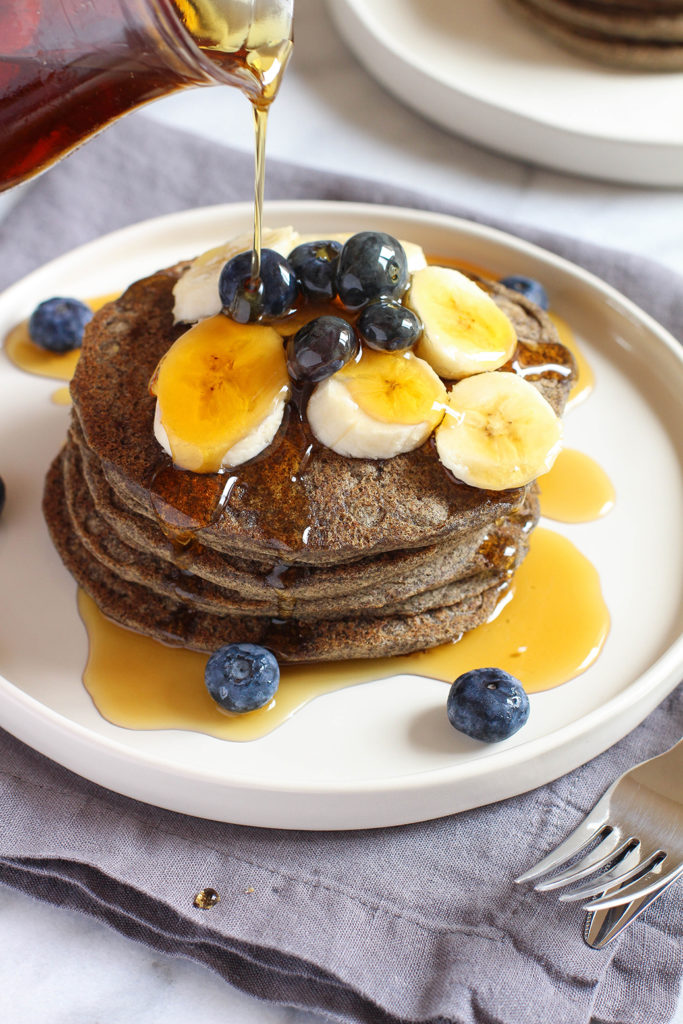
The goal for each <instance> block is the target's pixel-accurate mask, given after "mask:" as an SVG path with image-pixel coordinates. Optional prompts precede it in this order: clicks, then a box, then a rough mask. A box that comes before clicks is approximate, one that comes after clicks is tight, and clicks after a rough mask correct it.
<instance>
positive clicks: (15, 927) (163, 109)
mask: <svg viewBox="0 0 683 1024" xmlns="http://www.w3.org/2000/svg"><path fill="white" fill-rule="evenodd" d="M135 116H138V117H140V116H152V117H154V118H156V119H158V120H162V121H165V122H168V123H169V124H175V125H179V126H182V127H185V128H187V129H189V130H191V131H197V132H200V133H206V134H208V135H210V136H212V137H214V138H217V139H222V138H226V139H227V138H229V140H230V142H231V144H232V145H238V146H241V147H243V148H244V149H245V150H250V149H251V146H252V135H251V120H250V115H249V111H248V109H247V107H246V104H245V101H244V100H243V98H242V97H241V96H240V95H238V94H236V93H233V92H231V91H229V90H218V89H216V90H202V91H201V93H198V92H194V93H187V94H184V95H179V96H176V97H173V98H171V99H168V100H164V101H162V102H159V103H157V104H156V105H155V106H154V107H152V108H150V110H148V111H147V112H145V113H144V114H137V115H135ZM268 150H269V153H271V154H272V155H274V156H279V157H283V158H287V159H291V160H296V161H298V162H300V163H307V164H311V165H313V166H316V167H320V168H331V169H342V170H344V171H346V172H347V173H351V174H354V173H357V174H359V175H363V176H365V177H375V178H385V177H387V176H388V177H389V178H390V179H391V180H392V181H393V182H395V183H397V184H403V185H405V186H407V187H409V188H415V189H420V190H422V191H423V192H425V193H428V194H432V195H436V196H440V195H445V196H448V197H449V198H450V199H451V200H453V201H454V202H458V203H462V204H464V205H467V206H470V207H472V208H473V209H478V210H484V211H489V212H490V213H491V214H492V215H496V214H499V215H503V216H506V217H509V218H513V219H516V220H518V221H520V222H527V223H533V224H536V225H538V226H542V227H548V228H555V229H557V230H562V231H564V232H565V233H567V234H573V235H576V236H579V237H581V238H584V239H587V240H591V241H596V242H599V243H601V244H604V245H609V246H613V247H615V248H621V249H625V250H630V251H633V252H637V253H642V254H644V255H647V256H650V257H653V258H656V259H658V260H660V261H661V262H663V263H666V264H667V265H669V266H670V267H672V268H674V269H676V270H678V271H679V272H682V273H683V232H682V231H681V224H682V223H683V191H680V190H675V191H672V190H654V189H644V188H640V187H633V188H630V187H627V186H618V185H613V184H605V183H600V182H596V181H587V180H580V179H577V178H570V177H564V176H562V175H559V174H554V173H551V172H548V171H544V170H540V169H537V168H534V167H533V166H531V165H530V164H522V163H519V162H517V161H512V160H508V159H506V158H505V157H502V156H499V155H495V154H493V153H490V152H486V151H484V150H481V149H478V148H476V147H474V146H472V145H470V144H468V143H467V142H465V141H463V140H461V139H457V138H454V137H452V136H450V135H448V134H446V133H445V132H443V131H441V130H440V129H438V128H435V127H433V126H432V125H430V124H428V123H426V122H424V121H422V120H420V119H419V118H418V117H417V116H416V115H415V114H413V113H412V112H410V111H409V110H408V109H407V108H404V107H403V106H401V105H400V104H399V103H398V102H396V101H395V100H394V99H393V98H392V97H390V96H389V95H388V94H387V93H386V92H384V91H383V90H382V89H381V88H380V87H379V86H377V85H376V84H375V83H374V82H373V80H372V79H371V78H370V77H369V76H368V75H367V74H366V72H365V71H364V70H363V69H362V68H361V67H360V66H359V65H358V64H357V62H356V61H355V60H354V58H353V57H352V56H351V55H350V53H349V52H348V51H347V50H346V49H345V47H344V46H343V44H342V43H341V42H340V41H339V40H338V39H337V38H336V36H335V34H334V31H333V29H332V27H331V25H330V22H329V20H328V17H327V14H326V11H325V7H324V4H323V2H322V0H297V13H296V51H295V58H294V61H293V64H292V67H291V68H290V71H289V73H288V77H287V80H286V82H285V84H284V86H283V89H282V93H281V96H280V97H279V99H278V102H277V103H276V105H275V108H274V112H273V114H272V117H271V126H270V136H269V140H268ZM220 201H221V196H210V197H207V202H220ZM539 898H540V897H539ZM0 949H2V956H1V957H0V1020H3V1021H8V1022H10V1021H11V1022H12V1024H37V1022H41V1024H80V1022H83V1024H93V1022H94V1021H97V1022H98V1024H119V1022H124V1021H125V1022H126V1024H128V1022H130V1021H135V1022H136V1024H157V1022H160V1024H161V1022H163V1024H186V1022H188V1021H194V1020H198V1019H201V1021H202V1024H213V1022H216V1024H218V1022H220V1024H225V1022H226V1021H227V1022H230V1024H252V1022H254V1024H256V1022H258V1024H313V1021H314V1020H316V1021H317V1020H319V1019H320V1018H317V1017H315V1018H314V1017H312V1016H311V1015H309V1014H304V1013H299V1012H296V1011H292V1010H288V1009H283V1008H277V1007H268V1006H264V1005H263V1004H262V1003H259V1002H258V1001H256V1000H254V999H251V998H249V997H246V996H243V995H242V994H240V993H239V992H236V991H234V990H232V989H230V988H229V987H228V986H227V985H225V983H224V982H222V981H221V980H220V979H219V978H218V977H217V976H215V975H214V974H212V973H211V972H210V971H208V970H205V969H204V968H201V967H198V966H196V965H195V964H193V963H190V962H188V961H185V960H178V959H173V958H171V957H166V956H162V955H160V954H156V953H154V952H152V951H150V950H148V949H147V948H146V947H144V946H140V945H137V944H136V943H134V942H132V941H129V940H127V939H124V938H122V937H121V936H119V935H118V934H116V933H114V932H112V931H110V930H109V929H107V928H106V927H105V926H103V925H101V924H99V923H98V922H96V921H94V920H91V919H90V918H88V917H86V916H84V915H80V914H76V913H73V912H71V911H66V910H60V909H56V908H54V907H51V906H45V905H42V904H40V903H37V902H35V901H33V900H31V899H29V898H28V897H26V896H23V895H20V894H18V893H15V892H13V891H11V890H8V889H6V888H2V887H0ZM674 1020H675V1021H676V1022H677V1024H683V1004H681V1005H679V1008H678V1011H677V1014H676V1016H675V1018H674ZM519 1024H524V1022H523V1021H520V1022H519ZM643 1024H646V1022H643Z"/></svg>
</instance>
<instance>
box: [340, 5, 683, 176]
mask: <svg viewBox="0 0 683 1024" xmlns="http://www.w3.org/2000/svg"><path fill="white" fill-rule="evenodd" d="M329 9H330V13H331V14H332V16H333V18H334V20H335V22H336V24H337V27H338V28H339V31H340V32H341V34H342V35H343V36H344V38H345V39H346V41H347V43H348V44H349V46H350V47H351V48H352V49H353V50H354V52H355V53H356V55H357V56H358V57H359V59H360V60H361V61H362V62H363V64H364V65H365V66H366V68H367V69H368V70H369V71H370V73H371V74H372V75H373V76H374V77H375V78H377V79H378V80H379V81H380V82H381V83H382V84H383V85H384V86H386V88H387V89H389V91H390V92H393V93H394V94H395V95H396V96H397V97H398V98H399V99H400V100H401V101H402V102H404V103H407V104H409V105H410V106H412V107H414V108H415V109H416V110H417V111H418V112H419V113H420V114H423V115H424V116H425V117H428V118H429V119H430V120H432V121H436V122H437V123H438V124H440V125H442V126H443V127H445V128H447V129H449V130H450V131H454V132H457V133H458V134H460V135H464V136H466V137H467V138H469V139H472V140H473V141H475V142H478V143H480V144H482V145H484V146H488V147H489V148H491V149H495V150H498V151H499V152H502V153H505V154H507V155H509V156H514V157H518V158H521V159H522V160H528V161H531V162H532V163H538V164H541V165H543V166H546V167H552V168H554V169H557V170H560V171H565V172H569V173H575V174H581V175H589V176H594V177H598V178H607V179H609V180H613V181H622V182H629V183H634V184H643V185H681V184H682V183H683V119H682V118H681V116H680V112H681V109H683V72H670V73H666V74H657V73H654V72H635V71H619V70H614V69H611V68H603V67H601V66H600V65H598V64H593V63H591V62H589V61H587V60H583V59H582V58H580V57H575V56H573V55H572V54H570V53H568V52H566V51H565V50H563V49H562V48H561V47H559V46H557V45H555V44H554V43H553V42H551V41H549V40H546V39H545V38H544V37H543V36H541V35H539V34H537V33H536V32H534V31H532V29H530V28H529V27H528V26H527V25H526V24H525V23H524V22H523V21H522V20H520V19H518V18H517V17H515V16H514V15H513V14H512V13H511V12H510V11H508V10H507V9H506V8H505V7H504V6H503V4H502V3H501V0H477V2H476V3H471V2H470V0H429V2H428V3H425V2H424V0H330V3H329Z"/></svg>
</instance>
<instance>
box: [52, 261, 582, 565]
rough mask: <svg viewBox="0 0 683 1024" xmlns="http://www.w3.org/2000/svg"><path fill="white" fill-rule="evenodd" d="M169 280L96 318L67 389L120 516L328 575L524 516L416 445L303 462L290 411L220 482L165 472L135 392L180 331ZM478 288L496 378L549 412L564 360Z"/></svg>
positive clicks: (305, 444) (518, 313)
mask: <svg viewBox="0 0 683 1024" xmlns="http://www.w3.org/2000/svg"><path fill="white" fill-rule="evenodd" d="M182 269H183V267H182V266H180V267H175V268H171V269H168V270H163V271H160V272H159V273H157V274H154V275H152V276H151V277H148V278H146V279H144V280H142V281H138V282H136V283H135V284H133V285H132V286H131V287H130V288H129V289H128V290H127V291H126V292H125V293H124V295H123V296H121V298H120V299H118V300H117V301H116V302H113V303H110V304H109V305H107V306H105V307H104V308H103V309H102V310H100V311H99V313H97V314H96V316H95V317H94V318H93V320H92V321H91V323H90V324H89V325H88V328H87V330H86V336H85V339H84V343H83V351H82V354H81V357H80V360H79V363H78V367H77V370H76V374H75V376H74V379H73V382H72V385H71V391H72V396H73V400H74V414H75V416H77V418H78V422H79V424H80V428H81V430H82V433H83V435H84V439H85V443H86V445H87V448H88V449H89V450H90V452H91V453H92V454H93V455H94V456H95V457H96V458H98V459H99V460H101V466H102V470H103V472H104V474H105V476H106V478H107V482H108V484H109V486H110V487H111V488H112V489H113V491H114V492H115V493H116V495H117V496H118V498H119V499H120V500H121V501H122V502H123V503H124V504H125V505H126V506H128V507H129V508H130V509H131V510H133V511H135V512H136V513H138V514H142V515H143V516H146V517H147V518H148V519H150V520H152V521H155V522H158V523H159V524H160V525H161V526H162V528H163V529H164V530H165V532H167V533H170V534H171V535H173V534H174V532H175V531H177V532H179V533H182V531H183V529H187V528H189V529H190V530H191V532H192V533H193V535H194V536H195V537H196V539H197V540H198V541H199V542H200V543H201V544H204V545H206V546H207V547H209V548H211V549H213V550H216V551H218V552H225V553H229V554H232V555H241V556H243V557H245V558H249V559H255V560H261V561H264V562H266V563H273V562H275V561H277V560H283V561H286V562H287V564H289V565H296V564H302V565H305V564H311V565H335V564H340V563H344V562H352V561H354V560H356V559H359V558H364V557H367V556H369V555H375V554H379V553H381V552H389V551H396V550H405V549H411V548H420V547H424V546H425V545H427V544H430V543H435V542H438V541H442V540H445V539H446V538H448V537H455V536H456V535H457V534H458V533H462V534H463V535H464V534H467V533H470V532H471V531H472V530H473V529H476V528H479V527H481V526H482V525H485V524H486V523H494V522H495V521H496V520H498V519H501V518H503V517H507V516H509V515H511V514H514V512H515V510H517V509H519V508H520V507H521V506H522V505H523V504H524V501H525V498H526V489H525V488H518V489H513V490H508V491H502V492H493V491H484V490H480V489H477V488H473V487H469V486H467V485H466V484H463V483H459V482H457V481H454V480H453V478H452V477H451V476H450V475H449V474H448V473H447V472H446V471H445V470H444V468H443V467H442V465H441V463H440V462H439V460H438V458H437V456H436V453H435V451H434V448H433V446H432V445H431V443H429V442H428V443H427V444H425V445H423V446H422V447H421V448H419V449H417V450H416V451H413V452H409V453H406V454H404V455H399V456H396V457H395V458H392V459H388V460H370V459H350V458H345V457H343V456H340V455H338V454H336V453H335V452H333V451H331V450H330V449H327V448H324V447H322V446H319V445H314V446H313V449H312V451H310V450H309V451H307V449H309V446H310V442H311V440H312V439H311V437H310V435H308V434H307V433H306V431H305V429H304V428H302V426H301V424H300V422H299V418H298V416H297V414H296V412H295V411H294V410H291V412H290V415H289V417H288V422H286V423H283V428H282V429H281V431H280V433H279V435H278V437H277V438H276V440H275V442H274V443H273V445H272V446H271V448H270V449H269V450H268V451H267V452H265V453H264V454H263V455H262V456H260V457H259V458H257V459H256V460H254V461H252V462H251V463H249V464H245V465H243V466H239V467H237V469H236V471H235V473H234V475H233V476H230V475H228V474H225V475H222V476H213V475H211V476H199V475H198V474H194V473H189V472H184V471H181V470H176V469H173V467H172V466H171V464H170V459H169V458H168V456H167V455H165V453H164V452H163V451H162V449H161V448H160V446H159V444H158V443H157V441H156V439H155V437H154V431H153V420H154V407H155V399H154V397H153V396H152V395H151V394H150V392H149V381H150V378H151V377H152V374H153V372H154V370H155V368H156V366H157V363H158V362H159V359H160V358H161V357H162V356H163V354H164V353H165V352H166V351H167V349H168V348H169V347H170V345H171V344H172V343H173V342H174V341H175V339H176V338H177V337H178V336H179V335H180V334H181V333H183V331H184V330H186V327H185V326H183V325H176V324H174V321H173V314H172V309H173V295H172V289H173V285H174V284H175V281H176V280H177V278H178V276H179V274H180V272H181V271H182ZM487 287H488V288H489V290H490V291H491V293H492V296H493V298H494V300H495V301H496V302H497V304H498V305H499V306H501V308H502V309H503V310H504V311H505V312H506V314H507V315H508V316H509V317H510V319H511V320H512V321H513V323H514V325H515V328H516V331H517V335H518V339H519V341H520V344H519V345H518V349H517V353H516V354H515V357H513V360H511V365H510V367H509V368H510V369H512V368H513V366H516V368H517V369H518V370H519V369H520V367H521V368H523V372H524V375H525V376H527V378H528V379H530V380H531V381H532V383H535V384H536V385H537V386H538V387H539V390H541V391H542V393H544V394H545V396H546V397H547V398H548V400H549V401H550V403H551V404H552V405H553V407H554V408H555V410H556V411H557V412H558V413H559V412H560V411H561V410H562V408H563V406H564V403H565V401H566V398H567V394H568V392H569V389H570V387H571V384H572V381H573V379H574V375H575V367H574V361H573V358H572V356H571V354H570V353H569V352H568V350H567V349H566V348H565V347H564V346H562V345H561V344H560V343H559V341H558V340H557V335H556V333H555V330H554V327H553V325H552V323H551V321H550V320H549V318H548V317H547V316H546V315H545V314H544V313H543V312H542V311H541V310H539V309H538V308H537V307H536V306H534V305H533V304H532V303H529V302H528V301H527V300H526V299H524V298H523V297H522V296H520V295H518V294H517V293H515V292H511V291H508V290H507V289H504V288H502V286H500V285H497V284H488V285H487ZM276 326H277V325H276ZM226 484H228V485H229V486H228V491H229V494H228V493H227V492H225V493H223V499H224V504H221V492H223V491H224V489H225V486H226ZM178 508H180V509H184V510H185V511H184V513H182V512H181V514H178V512H177V511H176V510H177V509H178Z"/></svg>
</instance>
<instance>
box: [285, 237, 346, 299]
mask: <svg viewBox="0 0 683 1024" xmlns="http://www.w3.org/2000/svg"><path fill="white" fill-rule="evenodd" d="M341 251H342V247H341V243H340V242H333V241H320V242H302V244H301V245H297V247H296V249H292V251H291V252H290V254H289V256H288V257H287V262H288V263H289V265H290V267H291V268H292V270H293V271H294V273H295V274H296V276H297V280H298V281H299V285H300V287H301V291H302V293H303V294H304V295H305V296H306V298H307V299H310V301H311V302H326V301H330V300H331V299H333V298H334V297H335V295H336V294H337V285H336V276H337V264H338V263H339V253H340V252H341Z"/></svg>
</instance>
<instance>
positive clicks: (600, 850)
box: [534, 829, 631, 892]
mask: <svg viewBox="0 0 683 1024" xmlns="http://www.w3.org/2000/svg"><path fill="white" fill-rule="evenodd" d="M630 842H631V839H630V838H626V839H624V837H623V835H622V834H621V832H619V830H618V829H613V830H612V831H611V832H607V833H606V834H605V836H604V838H603V839H601V840H600V842H599V843H598V845H597V846H595V847H594V848H593V849H592V850H591V851H590V853H587V854H586V856H585V857H582V858H581V860H579V861H576V863H574V864H572V865H571V866H570V867H568V868H565V870H564V871H562V872H560V874H559V875H553V877H552V878H549V879H548V881H547V882H537V883H536V885H535V886H534V888H535V889H536V890H537V891H538V892H550V891H551V890H552V889H561V888H562V886H564V885H571V883H572V882H578V881H579V879H581V878H585V876H586V875H590V874H592V873H593V872H594V871H597V870H598V869H599V868H604V867H605V866H606V865H608V864H612V863H613V861H614V859H615V857H619V858H620V859H621V857H623V856H624V855H625V854H626V853H627V852H628V845H629V843H630Z"/></svg>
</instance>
